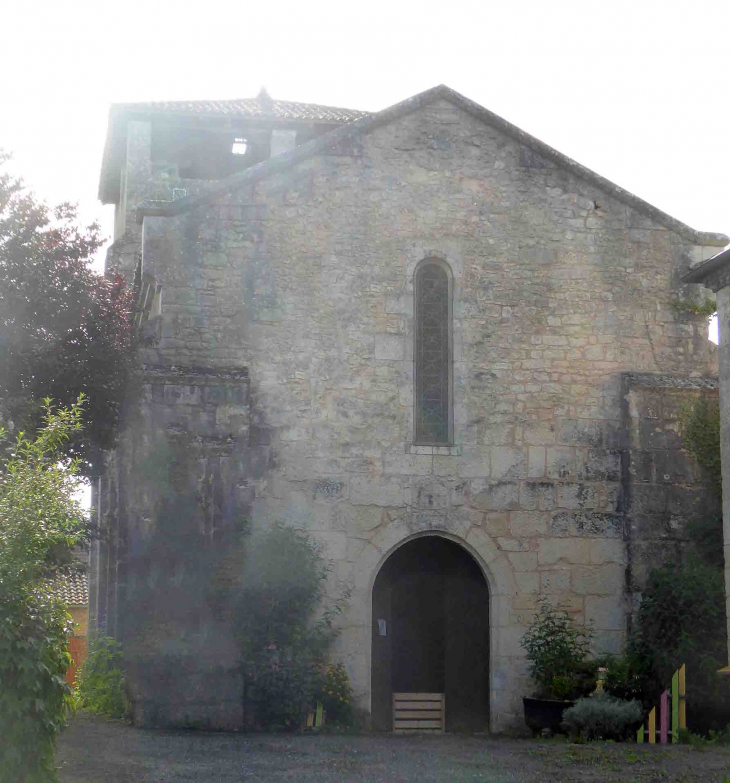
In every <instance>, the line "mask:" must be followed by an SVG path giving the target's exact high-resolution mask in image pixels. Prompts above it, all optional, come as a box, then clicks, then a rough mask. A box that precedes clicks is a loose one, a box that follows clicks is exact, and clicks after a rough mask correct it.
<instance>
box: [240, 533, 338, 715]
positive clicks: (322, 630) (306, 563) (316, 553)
mask: <svg viewBox="0 0 730 783" xmlns="http://www.w3.org/2000/svg"><path fill="white" fill-rule="evenodd" d="M246 550H247V551H246V564H245V568H244V575H243V589H242V594H241V596H242V597H241V610H240V612H239V621H238V622H239V633H240V638H241V646H242V649H243V663H244V672H245V676H246V687H247V693H248V703H249V705H250V706H252V707H253V712H254V714H255V717H256V723H257V724H258V726H260V727H262V728H274V727H287V728H295V727H299V726H300V724H301V719H302V713H303V712H304V710H305V708H306V707H307V706H311V705H313V704H314V702H315V701H316V699H317V695H318V694H320V693H321V692H322V691H323V690H324V687H325V684H326V673H325V669H326V654H327V651H328V648H329V646H330V644H331V643H332V641H333V640H334V639H335V637H336V635H337V631H336V629H335V627H334V624H333V623H334V619H335V617H336V616H337V615H338V614H339V613H340V612H341V611H342V606H343V603H344V601H345V600H346V598H347V595H346V594H345V595H342V596H341V597H340V598H339V599H338V600H335V601H331V600H330V601H328V600H327V599H326V593H325V587H326V582H327V578H328V575H329V564H328V562H327V561H326V560H325V558H324V556H323V554H322V551H321V549H320V547H319V546H318V545H317V543H316V542H315V541H314V539H312V538H311V537H310V536H307V535H305V534H304V533H302V532H301V531H298V530H295V529H293V528H291V527H288V526H286V525H282V524H276V525H274V526H273V527H272V528H271V529H270V530H268V531H266V532H263V533H258V534H256V535H252V536H251V537H250V538H249V539H248V542H247V547H246Z"/></svg>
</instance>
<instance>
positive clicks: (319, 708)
mask: <svg viewBox="0 0 730 783" xmlns="http://www.w3.org/2000/svg"><path fill="white" fill-rule="evenodd" d="M323 712H324V707H323V706H322V702H321V701H318V702H317V712H316V713H315V718H314V725H315V727H316V728H319V727H320V726H321V725H322V724H323V723H324V721H323V720H322V713H323Z"/></svg>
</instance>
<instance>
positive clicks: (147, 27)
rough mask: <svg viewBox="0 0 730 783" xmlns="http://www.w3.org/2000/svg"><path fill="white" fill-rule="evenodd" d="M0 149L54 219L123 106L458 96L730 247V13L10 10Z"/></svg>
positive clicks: (95, 205)
mask: <svg viewBox="0 0 730 783" xmlns="http://www.w3.org/2000/svg"><path fill="white" fill-rule="evenodd" d="M2 19H3V28H4V29H3V36H2V39H3V40H2V48H0V74H2V82H1V83H0V98H1V99H2V100H1V102H0V147H4V148H6V149H8V150H11V151H13V152H14V154H15V164H14V167H15V169H16V170H17V171H18V172H20V173H22V174H23V175H24V177H25V179H26V181H27V182H28V183H29V184H30V185H31V186H32V187H33V188H34V189H35V191H36V193H37V194H38V195H39V196H40V197H43V198H45V199H47V200H49V201H51V202H57V201H61V200H70V201H76V202H78V203H79V207H80V210H81V214H82V217H83V218H84V220H86V221H87V222H90V221H91V220H95V219H96V220H100V221H101V223H102V226H103V228H104V232H105V234H106V235H107V236H108V235H110V234H111V231H112V212H113V208H112V207H102V206H101V205H100V204H99V202H98V201H97V198H96V193H97V184H98V174H99V166H100V162H101V155H102V151H103V145H104V137H105V132H106V121H107V113H108V109H109V105H110V104H111V103H113V102H124V101H149V100H181V99H199V98H245V97H253V96H254V95H256V94H257V93H258V91H259V89H260V87H261V86H262V85H265V86H266V88H267V89H268V90H269V92H270V94H271V95H273V96H274V97H275V98H280V99H286V100H296V101H311V102H316V103H324V104H332V105H339V106H345V107H349V108H356V109H366V110H371V111H372V110H378V109H382V108H385V107H386V106H390V105H392V104H393V103H396V102H398V101H400V100H403V99H404V98H408V97H410V96H411V95H414V94H416V93H418V92H421V91H422V90H425V89H428V88H429V87H433V86H434V85H436V84H440V83H445V84H447V85H449V86H450V87H452V88H454V89H455V90H458V91H459V92H461V93H463V94H464V95H466V96H467V97H469V98H471V99H472V100H475V101H477V102H478V103H480V104H482V105H483V106H485V107H487V108H488V109H490V110H492V111H494V112H496V113H497V114H499V115H501V116H502V117H504V118H505V119H507V120H509V121H510V122H513V123H514V124H516V125H517V126H519V127H521V128H522V129H524V130H526V131H527V132H529V133H531V134H533V135H534V136H537V137H538V138H539V139H541V140H542V141H544V142H546V143H548V144H550V145H552V146H553V147H556V148H557V149H558V150H560V151H561V152H563V153H565V154H566V155H568V156H570V157H572V158H574V159H575V160H577V161H578V162H580V163H582V164H584V165H586V166H588V167H589V168H592V169H593V170H594V171H596V172H598V173H599V174H602V175H603V176H605V177H607V178H608V179H610V180H612V181H614V182H615V183H617V184H618V185H621V186H622V187H624V188H626V189H627V190H629V191H631V192H632V193H635V194H636V195H638V196H640V197H642V198H644V199H646V200H647V201H649V202H650V203H652V204H654V205H655V206H657V207H659V208H660V209H662V210H664V211H666V212H668V213H669V214H670V215H673V216H674V217H676V218H678V219H680V220H682V221H684V222H686V223H688V224H689V225H690V226H692V227H694V228H697V229H700V230H707V231H720V232H724V233H728V234H730V208H729V202H730V198H729V196H728V193H729V192H730V139H729V138H728V127H730V89H729V87H730V45H729V44H728V37H727V33H728V29H730V3H728V2H727V0H715V1H714V2H707V1H706V0H692V1H691V2H687V1H686V0H681V1H677V0H662V2H654V1H653V0H631V1H630V2H626V1H625V0H610V1H608V2H586V0H580V1H579V2H568V1H563V0H540V2H531V1H530V0H500V1H499V2H489V1H488V0H481V1H480V2H464V0H451V2H447V3H439V4H436V3H433V2H431V3H429V2H428V1H427V0H419V2H410V0H401V2H394V1H393V0H390V1H389V2H381V0H369V1H368V2H367V3H364V4H355V3H352V2H349V3H348V2H343V0H336V1H335V2H324V1H322V0H310V2H307V3H302V2H291V1H290V0H276V1H275V2H259V3H252V2H245V1H242V0H237V1H236V2H223V1H222V0H206V2H204V3H200V2H194V3H193V2H184V0H183V1H182V2H181V0H176V1H175V2H168V1H167V0H145V1H144V2H140V1H139V0H116V2H109V0H93V2H87V0H73V2H72V1H71V0H66V1H65V2H63V0H61V1H60V2H59V1H58V0H55V1H54V2H51V1H50V0H35V2H22V0H16V1H15V2H12V3H8V4H6V7H4V8H3V13H2Z"/></svg>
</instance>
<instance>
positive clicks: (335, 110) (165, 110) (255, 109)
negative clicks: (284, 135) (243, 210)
mask: <svg viewBox="0 0 730 783" xmlns="http://www.w3.org/2000/svg"><path fill="white" fill-rule="evenodd" d="M114 108H115V109H116V110H117V111H123V112H132V113H137V112H138V113H140V114H189V115H200V116H206V117H212V116H217V117H249V118H257V119H268V118H270V119H277V120H304V121H310V122H328V123H329V122H331V123H338V124H340V123H348V122H354V121H355V120H359V119H361V118H362V117H369V116H370V112H366V111H358V110H356V109H343V108H340V107H337V106H322V105H320V104H318V103H297V102H295V101H278V100H274V99H273V98H271V97H270V96H269V94H268V93H267V92H266V90H261V92H260V93H259V94H258V95H257V96H256V97H255V98H240V99H236V100H226V101H210V100H208V101H153V102H151V103H120V104H116V105H115V107H114Z"/></svg>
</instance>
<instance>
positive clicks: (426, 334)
mask: <svg viewBox="0 0 730 783" xmlns="http://www.w3.org/2000/svg"><path fill="white" fill-rule="evenodd" d="M414 282H415V286H414V288H415V298H416V301H415V305H416V306H415V338H416V345H415V348H416V350H415V357H414V358H415V392H416V394H415V425H416V426H415V442H416V443H417V444H421V445H444V444H447V443H450V442H451V334H450V331H451V330H450V326H451V306H450V302H451V296H450V294H451V291H450V288H451V286H450V277H449V274H448V272H447V271H446V269H445V268H444V265H442V264H440V263H438V262H434V261H426V262H424V263H422V264H421V265H420V266H419V267H418V269H417V270H416V277H415V281H414Z"/></svg>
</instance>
